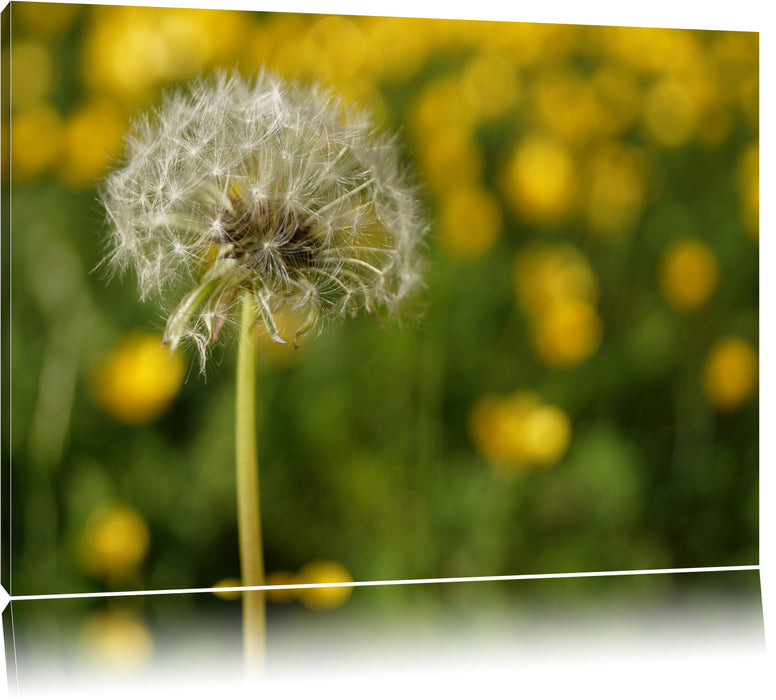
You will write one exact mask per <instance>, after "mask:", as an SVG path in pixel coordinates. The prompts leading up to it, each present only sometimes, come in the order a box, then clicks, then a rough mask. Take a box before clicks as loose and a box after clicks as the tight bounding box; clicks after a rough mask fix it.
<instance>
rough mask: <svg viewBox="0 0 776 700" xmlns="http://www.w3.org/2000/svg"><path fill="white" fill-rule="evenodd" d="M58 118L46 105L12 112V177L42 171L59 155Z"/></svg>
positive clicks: (26, 177) (24, 177) (31, 175)
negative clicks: (16, 112) (14, 113)
mask: <svg viewBox="0 0 776 700" xmlns="http://www.w3.org/2000/svg"><path fill="white" fill-rule="evenodd" d="M61 146H62V119H61V117H60V116H59V113H58V112H57V111H56V110H55V109H54V108H53V107H52V106H50V105H48V104H39V105H36V106H34V107H30V108H29V109H25V110H23V111H20V112H19V113H18V114H16V115H14V116H13V118H12V123H11V172H12V174H13V177H14V179H15V180H31V179H33V178H36V177H39V176H40V175H42V174H43V173H45V172H46V171H47V170H48V169H49V167H50V166H51V165H52V164H53V163H54V161H55V160H56V159H57V157H58V156H59V152H60V149H61Z"/></svg>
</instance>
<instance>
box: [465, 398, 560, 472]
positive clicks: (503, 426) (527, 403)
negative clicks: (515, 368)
mask: <svg viewBox="0 0 776 700" xmlns="http://www.w3.org/2000/svg"><path fill="white" fill-rule="evenodd" d="M468 428H469V434H470V436H471V438H472V441H473V442H474V445H475V447H476V448H477V450H478V451H479V452H480V453H481V454H482V455H483V456H484V457H485V458H486V459H487V460H488V461H489V462H490V463H491V465H492V466H493V467H494V468H495V469H496V470H497V471H498V472H500V473H502V474H504V475H513V474H517V473H520V472H524V471H527V470H530V469H534V468H537V467H546V466H549V465H551V464H555V463H556V462H558V461H559V460H560V459H561V458H562V457H563V455H564V454H565V453H566V452H567V450H568V447H569V444H570V442H571V433H572V428H571V421H570V420H569V418H568V416H567V415H566V413H565V412H564V411H563V410H562V409H561V408H559V407H558V406H550V405H547V404H545V403H543V402H542V401H541V399H540V397H539V396H538V395H537V394H535V393H533V392H528V391H517V392H515V393H514V394H512V395H510V396H507V397H500V396H494V395H490V394H486V395H483V396H481V397H480V398H479V399H477V401H475V403H474V405H473V406H472V408H471V411H470V412H469V419H468Z"/></svg>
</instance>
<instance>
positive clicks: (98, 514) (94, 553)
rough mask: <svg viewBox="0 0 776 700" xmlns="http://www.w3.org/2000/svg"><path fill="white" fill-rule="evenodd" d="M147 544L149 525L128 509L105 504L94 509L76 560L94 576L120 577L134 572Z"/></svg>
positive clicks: (141, 559) (83, 534)
mask: <svg viewBox="0 0 776 700" xmlns="http://www.w3.org/2000/svg"><path fill="white" fill-rule="evenodd" d="M149 541H150V535H149V532H148V526H147V525H146V522H145V520H144V519H143V517H142V516H141V515H140V513H138V512H137V511H136V510H135V509H134V508H132V507H131V506H128V505H125V504H122V503H108V504H104V505H102V506H99V507H98V508H97V509H95V510H94V511H93V512H92V513H91V515H90V516H89V519H88V520H87V522H86V525H85V527H84V529H83V530H82V531H81V534H80V537H79V539H78V550H77V555H78V560H79V563H80V564H81V566H82V567H83V569H84V570H85V571H86V572H87V573H89V574H90V575H93V576H98V577H104V578H114V577H116V578H121V577H123V576H126V575H127V574H130V573H132V572H134V571H136V570H137V568H138V566H139V565H140V563H141V562H142V561H143V558H144V557H145V555H146V553H147V551H148V546H149Z"/></svg>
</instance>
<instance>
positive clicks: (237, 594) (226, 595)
mask: <svg viewBox="0 0 776 700" xmlns="http://www.w3.org/2000/svg"><path fill="white" fill-rule="evenodd" d="M238 586H242V581H240V579H239V578H222V579H221V580H220V581H216V582H215V583H214V584H213V588H216V589H219V588H237V587H238ZM213 595H214V596H215V597H216V598H221V600H240V598H242V591H221V590H214V591H213Z"/></svg>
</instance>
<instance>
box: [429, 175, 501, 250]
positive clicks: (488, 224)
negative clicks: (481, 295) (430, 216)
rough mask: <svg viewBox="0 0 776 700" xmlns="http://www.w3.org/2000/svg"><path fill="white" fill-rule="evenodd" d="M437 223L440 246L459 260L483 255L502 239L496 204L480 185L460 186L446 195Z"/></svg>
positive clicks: (441, 204) (496, 201) (441, 202)
mask: <svg viewBox="0 0 776 700" xmlns="http://www.w3.org/2000/svg"><path fill="white" fill-rule="evenodd" d="M439 221H440V225H439V227H440V236H441V240H442V245H443V246H444V247H445V248H446V249H447V250H449V251H450V252H451V253H453V254H454V255H458V256H461V257H466V258H473V257H479V256H481V255H484V254H485V253H487V252H488V251H490V250H491V249H492V248H493V246H494V245H495V243H496V241H497V240H498V237H499V236H500V235H501V223H502V213H501V207H500V205H499V202H498V200H497V199H496V198H495V197H494V196H493V195H492V194H491V193H490V192H489V191H488V190H486V189H484V188H482V187H480V186H479V185H469V184H462V185H458V186H456V187H453V188H452V189H450V190H449V191H447V192H445V193H444V194H443V195H442V197H441V201H440V212H439Z"/></svg>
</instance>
